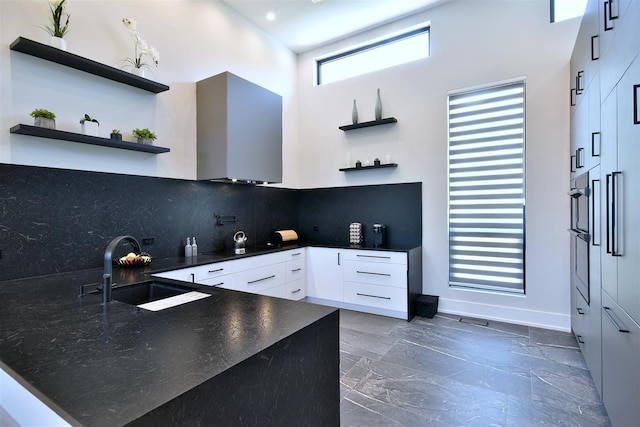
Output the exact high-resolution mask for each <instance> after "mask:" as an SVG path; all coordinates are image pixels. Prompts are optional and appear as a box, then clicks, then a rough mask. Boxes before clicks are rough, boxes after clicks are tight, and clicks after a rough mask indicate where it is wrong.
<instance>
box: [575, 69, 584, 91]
mask: <svg viewBox="0 0 640 427" xmlns="http://www.w3.org/2000/svg"><path fill="white" fill-rule="evenodd" d="M583 77H584V71H578V75H577V76H576V95H582V92H583V91H584V87H583V86H582V79H583Z"/></svg>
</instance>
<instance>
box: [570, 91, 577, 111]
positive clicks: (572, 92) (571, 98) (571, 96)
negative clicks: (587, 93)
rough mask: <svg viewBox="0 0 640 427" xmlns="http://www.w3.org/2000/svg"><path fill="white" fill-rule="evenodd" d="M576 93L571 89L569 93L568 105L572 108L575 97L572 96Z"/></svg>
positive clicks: (574, 103)
mask: <svg viewBox="0 0 640 427" xmlns="http://www.w3.org/2000/svg"><path fill="white" fill-rule="evenodd" d="M575 93H576V90H575V89H571V92H570V93H569V105H570V106H572V107H575V105H576V97H575V96H573V95H574V94H575Z"/></svg>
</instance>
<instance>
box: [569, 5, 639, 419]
mask: <svg viewBox="0 0 640 427" xmlns="http://www.w3.org/2000/svg"><path fill="white" fill-rule="evenodd" d="M596 16H597V20H595V19H594V17H596ZM590 22H598V28H597V31H596V33H595V34H592V35H589V34H587V33H586V32H583V27H584V28H589V29H590V31H593V27H592V25H591V24H590ZM593 36H597V37H596V38H595V39H591V37H593ZM587 38H588V40H595V46H596V48H597V50H598V51H597V52H596V55H595V56H596V57H597V58H598V59H597V60H595V61H591V62H597V63H598V64H597V65H591V64H590V63H589V64H587V65H585V68H586V69H589V68H591V69H592V70H595V71H594V72H592V75H593V79H592V80H591V84H590V85H589V87H588V88H586V87H585V88H583V87H581V86H580V78H582V77H581V76H584V75H585V74H586V73H583V74H582V75H580V76H579V75H578V73H579V72H580V71H582V70H581V69H579V67H580V65H579V64H584V58H585V52H581V50H582V49H583V47H584V46H588V45H589V44H590V43H588V41H587ZM639 53H640V2H638V1H635V0H606V1H605V0H590V1H589V5H588V7H587V15H585V17H584V18H583V22H582V26H581V30H580V33H579V36H578V40H577V42H576V47H575V50H574V55H573V57H572V80H571V83H572V94H571V95H572V99H571V104H572V107H571V108H572V141H571V143H572V148H571V149H572V151H571V155H572V165H571V166H572V175H577V174H578V173H579V172H580V171H579V170H578V168H576V166H577V165H580V159H578V162H577V164H576V163H574V161H573V159H574V158H576V159H577V158H578V154H577V151H576V150H577V149H578V148H579V146H580V144H582V143H583V142H580V141H584V140H583V139H581V137H580V135H588V134H589V132H590V130H588V129H587V128H586V126H589V125H590V123H591V122H593V121H594V120H595V119H596V118H597V117H599V120H600V127H601V129H600V134H599V135H598V136H597V138H596V140H599V145H600V146H599V147H598V148H599V151H598V157H599V167H597V168H594V169H592V170H590V176H593V177H594V178H597V179H598V180H599V187H598V188H599V190H600V194H599V197H598V198H594V201H597V202H596V203H594V206H593V211H592V215H593V220H594V229H595V230H596V231H595V232H592V238H593V239H595V240H596V241H599V242H600V245H599V247H598V250H597V253H598V258H597V259H596V258H595V257H594V256H593V254H594V253H595V251H594V252H592V257H591V259H590V262H591V263H592V264H595V263H599V265H598V266H599V269H596V270H594V269H592V270H591V277H590V279H591V281H592V288H591V296H592V300H591V304H590V305H589V306H588V307H585V305H584V302H582V301H580V299H579V298H575V299H574V300H573V304H574V306H573V307H572V309H573V310H575V311H574V312H573V313H572V328H573V330H574V332H575V334H576V337H577V338H578V341H579V342H580V341H584V337H588V338H589V340H590V342H589V343H581V348H582V350H583V354H584V355H585V360H587V363H588V365H589V368H590V370H591V373H592V376H593V378H594V381H595V383H596V385H597V386H598V390H599V391H600V393H601V395H602V399H603V401H604V404H605V406H606V408H607V412H608V413H609V417H610V420H611V422H612V424H613V425H614V426H627V425H637V422H638V420H639V419H640V56H639ZM590 65H591V67H590ZM594 82H598V84H599V98H600V103H599V104H598V103H595V102H588V104H589V108H583V107H582V105H583V103H584V102H585V101H584V99H582V100H581V99H579V98H580V97H581V95H580V94H578V92H580V90H581V89H586V90H587V93H589V91H590V90H591V89H592V88H594V89H595V88H596V86H594V84H595V83H594ZM587 98H588V99H590V98H591V96H590V94H589V96H588V97H587ZM594 98H595V96H594ZM587 110H588V113H585V111H587ZM585 114H588V117H589V118H585V117H586V116H585ZM579 139H580V141H579ZM585 164H588V163H587V161H585ZM591 172H593V173H591ZM595 283H598V286H594V284H595ZM572 288H573V287H572ZM578 310H580V311H582V313H584V314H578ZM585 315H588V316H590V321H585V318H584V317H583V316H585ZM594 340H595V341H597V342H596V343H594V342H593V341H594ZM587 344H589V345H587ZM594 348H597V350H594Z"/></svg>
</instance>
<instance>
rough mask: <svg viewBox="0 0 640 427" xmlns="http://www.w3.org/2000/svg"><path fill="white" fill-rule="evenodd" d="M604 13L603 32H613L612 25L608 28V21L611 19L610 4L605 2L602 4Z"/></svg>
mask: <svg viewBox="0 0 640 427" xmlns="http://www.w3.org/2000/svg"><path fill="white" fill-rule="evenodd" d="M603 6H604V13H603V17H604V30H605V31H610V30H613V25H611V26H609V20H610V19H612V18H611V17H610V16H611V3H610V2H608V1H606V2H604V5H603Z"/></svg>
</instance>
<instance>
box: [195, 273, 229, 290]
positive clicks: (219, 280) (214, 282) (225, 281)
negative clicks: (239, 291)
mask: <svg viewBox="0 0 640 427" xmlns="http://www.w3.org/2000/svg"><path fill="white" fill-rule="evenodd" d="M198 283H199V284H200V285H206V286H214V287H219V288H223V289H234V290H235V289H236V288H237V285H236V281H235V275H234V274H226V275H224V276H217V277H212V278H209V279H202V280H200V281H198Z"/></svg>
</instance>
